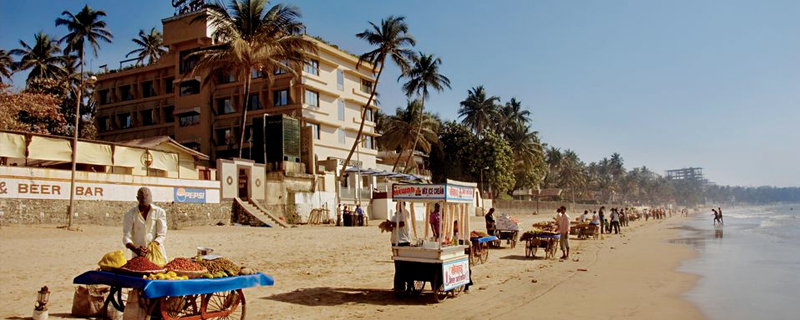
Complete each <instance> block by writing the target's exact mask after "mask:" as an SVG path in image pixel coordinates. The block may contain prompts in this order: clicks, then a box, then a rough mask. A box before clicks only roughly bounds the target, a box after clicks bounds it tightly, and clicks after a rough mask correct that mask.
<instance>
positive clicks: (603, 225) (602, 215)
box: [599, 206, 606, 234]
mask: <svg viewBox="0 0 800 320" xmlns="http://www.w3.org/2000/svg"><path fill="white" fill-rule="evenodd" d="M605 209H606V207H605V206H603V207H600V213H599V216H600V234H603V233H605V229H606V214H605V212H603V210H605Z"/></svg>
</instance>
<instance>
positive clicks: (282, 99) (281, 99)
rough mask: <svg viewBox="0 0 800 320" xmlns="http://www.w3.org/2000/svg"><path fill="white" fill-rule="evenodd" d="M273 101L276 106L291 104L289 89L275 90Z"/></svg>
mask: <svg viewBox="0 0 800 320" xmlns="http://www.w3.org/2000/svg"><path fill="white" fill-rule="evenodd" d="M273 101H274V104H275V106H276V107H280V106H285V105H288V104H289V90H288V89H284V90H277V91H275V92H273Z"/></svg>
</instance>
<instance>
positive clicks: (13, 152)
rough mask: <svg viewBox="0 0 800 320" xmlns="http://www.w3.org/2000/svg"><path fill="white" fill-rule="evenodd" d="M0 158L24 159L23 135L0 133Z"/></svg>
mask: <svg viewBox="0 0 800 320" xmlns="http://www.w3.org/2000/svg"><path fill="white" fill-rule="evenodd" d="M0 157H9V158H25V135H24V134H16V133H8V132H0Z"/></svg>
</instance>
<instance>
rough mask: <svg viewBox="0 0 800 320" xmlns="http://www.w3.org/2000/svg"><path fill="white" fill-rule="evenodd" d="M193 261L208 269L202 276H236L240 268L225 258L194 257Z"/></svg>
mask: <svg viewBox="0 0 800 320" xmlns="http://www.w3.org/2000/svg"><path fill="white" fill-rule="evenodd" d="M194 262H195V263H197V264H199V265H201V266H203V267H205V268H206V269H208V273H206V274H203V275H202V277H203V278H222V277H233V276H238V275H239V271H240V270H241V268H239V266H237V265H236V264H235V263H233V262H231V261H230V260H228V259H225V258H216V259H213V260H206V259H203V258H200V257H198V258H195V260H194Z"/></svg>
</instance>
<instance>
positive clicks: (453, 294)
mask: <svg viewBox="0 0 800 320" xmlns="http://www.w3.org/2000/svg"><path fill="white" fill-rule="evenodd" d="M462 292H464V286H460V287H458V288H455V289H453V290H450V292H449V293H450V297H453V298H455V297H458V295H459V294H461V293H462Z"/></svg>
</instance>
